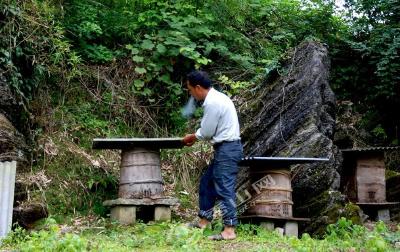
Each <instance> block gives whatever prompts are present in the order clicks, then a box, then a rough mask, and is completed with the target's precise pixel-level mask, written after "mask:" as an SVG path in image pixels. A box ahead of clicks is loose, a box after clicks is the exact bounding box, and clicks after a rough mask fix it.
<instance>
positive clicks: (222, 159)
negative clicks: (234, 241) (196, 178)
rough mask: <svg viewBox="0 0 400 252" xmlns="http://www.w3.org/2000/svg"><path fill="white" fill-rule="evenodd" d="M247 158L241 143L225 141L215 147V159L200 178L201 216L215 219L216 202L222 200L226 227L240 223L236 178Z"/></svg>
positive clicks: (221, 204)
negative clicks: (243, 160) (244, 156)
mask: <svg viewBox="0 0 400 252" xmlns="http://www.w3.org/2000/svg"><path fill="white" fill-rule="evenodd" d="M242 157H243V147H242V144H241V142H240V140H238V141H233V142H223V143H222V144H217V146H214V159H213V160H212V161H211V164H210V165H209V167H208V168H207V170H206V172H205V173H204V174H203V176H202V177H201V180H200V189H199V207H200V211H199V217H200V218H204V219H207V220H208V221H212V219H213V214H214V205H215V203H216V202H218V203H219V207H220V209H221V211H222V216H223V222H224V225H225V226H236V225H237V224H238V221H237V216H236V193H235V187H236V177H237V173H238V163H239V161H240V160H241V159H242Z"/></svg>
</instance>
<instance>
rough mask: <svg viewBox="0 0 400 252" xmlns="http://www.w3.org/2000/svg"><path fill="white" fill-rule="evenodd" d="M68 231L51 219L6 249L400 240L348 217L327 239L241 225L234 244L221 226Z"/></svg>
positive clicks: (290, 247) (308, 245) (374, 245)
mask: <svg viewBox="0 0 400 252" xmlns="http://www.w3.org/2000/svg"><path fill="white" fill-rule="evenodd" d="M74 228H75V230H68V226H67V225H58V224H57V223H56V222H55V220H54V219H51V218H49V219H47V220H46V222H45V223H44V225H43V226H42V229H41V230H40V231H33V232H30V233H28V232H26V231H24V230H23V229H20V228H17V229H16V230H15V231H14V232H13V233H11V234H10V235H9V236H8V237H7V238H6V240H4V241H3V247H1V248H2V249H16V250H18V251H132V250H135V251H136V250H137V251H148V250H149V249H157V250H158V251H193V250H195V251H215V250H221V249H233V250H235V251H377V252H383V251H385V252H386V251H395V250H396V248H395V242H396V241H397V242H398V241H399V239H400V227H398V228H397V231H395V232H393V231H389V230H388V228H387V227H386V226H385V224H384V223H382V222H379V223H377V225H376V226H375V227H374V228H373V229H372V230H367V229H366V228H365V227H363V226H358V225H353V224H352V223H351V221H349V220H346V219H344V218H342V219H340V220H339V221H338V222H337V223H336V224H331V225H330V226H329V227H328V229H327V233H326V235H325V237H324V238H323V239H313V238H311V237H310V236H309V235H308V234H303V235H302V237H301V238H297V237H287V236H281V235H279V234H278V233H277V232H275V231H274V232H272V231H267V230H265V229H262V228H260V227H259V226H255V225H249V224H241V225H239V227H238V238H237V240H235V241H233V242H232V241H226V242H224V241H222V242H214V241H209V240H208V239H207V236H208V235H211V234H214V233H217V232H219V231H220V230H221V228H222V224H221V223H214V225H213V227H212V229H206V230H204V231H201V230H199V229H189V228H187V227H185V226H184V224H183V223H160V224H155V223H153V224H150V225H147V224H143V223H137V224H135V225H134V226H121V225H118V224H117V223H110V222H108V221H106V220H104V219H97V220H93V221H92V222H91V223H89V222H87V223H82V226H75V227H74Z"/></svg>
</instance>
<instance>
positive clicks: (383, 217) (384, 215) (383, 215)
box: [376, 209, 390, 221]
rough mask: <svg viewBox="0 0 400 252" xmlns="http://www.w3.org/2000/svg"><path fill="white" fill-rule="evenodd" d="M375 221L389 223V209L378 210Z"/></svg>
mask: <svg viewBox="0 0 400 252" xmlns="http://www.w3.org/2000/svg"><path fill="white" fill-rule="evenodd" d="M376 218H377V220H378V221H390V211H389V209H380V210H378V215H377V217H376Z"/></svg>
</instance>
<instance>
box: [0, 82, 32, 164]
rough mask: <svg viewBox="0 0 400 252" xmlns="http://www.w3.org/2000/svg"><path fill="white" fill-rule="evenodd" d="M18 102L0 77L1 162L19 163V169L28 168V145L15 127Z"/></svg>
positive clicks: (17, 115)
mask: <svg viewBox="0 0 400 252" xmlns="http://www.w3.org/2000/svg"><path fill="white" fill-rule="evenodd" d="M19 115H20V113H18V105H17V102H16V100H15V98H14V96H13V95H12V93H11V91H10V89H9V87H8V85H7V83H6V81H5V80H4V78H3V77H2V76H1V75H0V162H2V161H12V160H15V161H17V169H19V170H21V169H22V170H23V168H24V167H26V166H27V164H28V160H27V150H28V147H27V144H26V141H25V137H24V136H23V135H22V134H21V133H20V132H19V131H18V130H17V129H16V128H15V127H14V124H13V120H12V119H15V120H14V121H17V118H18V117H19Z"/></svg>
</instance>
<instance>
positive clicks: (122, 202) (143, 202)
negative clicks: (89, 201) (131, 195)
mask: <svg viewBox="0 0 400 252" xmlns="http://www.w3.org/2000/svg"><path fill="white" fill-rule="evenodd" d="M178 203H179V200H178V199H177V198H173V197H163V198H143V199H122V198H118V199H115V200H106V201H104V202H103V206H157V205H161V206H162V205H164V206H174V205H177V204H178Z"/></svg>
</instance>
